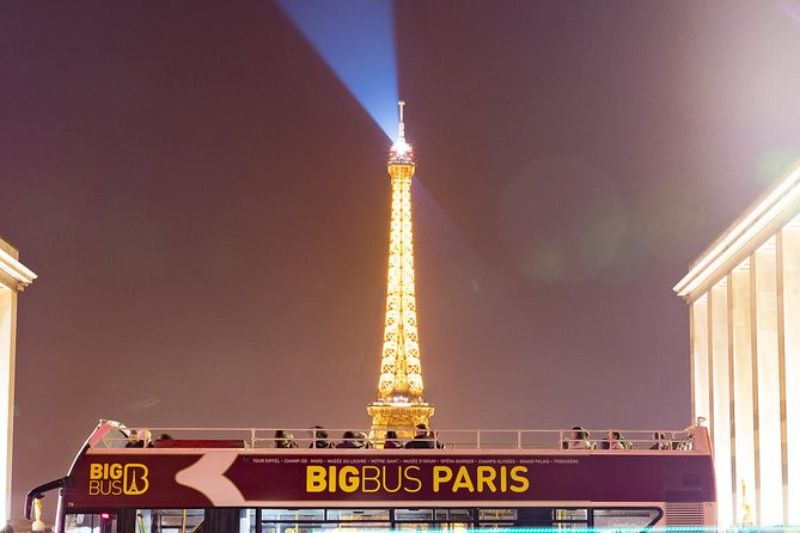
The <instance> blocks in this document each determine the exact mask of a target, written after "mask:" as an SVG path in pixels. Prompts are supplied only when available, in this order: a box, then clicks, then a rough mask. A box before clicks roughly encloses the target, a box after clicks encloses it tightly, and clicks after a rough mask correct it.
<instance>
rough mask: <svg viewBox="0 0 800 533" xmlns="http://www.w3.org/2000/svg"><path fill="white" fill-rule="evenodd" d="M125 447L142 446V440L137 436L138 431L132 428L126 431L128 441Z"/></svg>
mask: <svg viewBox="0 0 800 533" xmlns="http://www.w3.org/2000/svg"><path fill="white" fill-rule="evenodd" d="M125 447H126V448H144V441H143V440H142V438H141V437H140V436H139V431H138V430H136V429H132V430H131V431H130V433H128V442H127V444H125Z"/></svg>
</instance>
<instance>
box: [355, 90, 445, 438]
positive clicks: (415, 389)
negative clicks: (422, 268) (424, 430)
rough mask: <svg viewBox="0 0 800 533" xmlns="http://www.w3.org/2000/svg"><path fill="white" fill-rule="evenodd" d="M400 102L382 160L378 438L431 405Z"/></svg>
mask: <svg viewBox="0 0 800 533" xmlns="http://www.w3.org/2000/svg"><path fill="white" fill-rule="evenodd" d="M404 105H405V104H404V102H399V103H398V106H399V112H400V123H399V132H398V137H397V141H395V143H394V144H393V145H392V148H391V150H390V151H389V160H388V163H387V167H388V171H389V176H390V177H391V182H392V214H391V223H390V226H389V269H388V279H387V286H386V319H385V323H384V332H383V353H382V357H381V370H380V379H379V381H378V399H377V400H376V401H375V402H373V403H371V404H369V405H368V406H367V412H368V413H369V415H370V416H371V417H372V432H373V435H374V437H376V438H378V439H380V438H381V437H382V436H383V435H384V434H385V431H386V430H387V429H394V430H395V431H397V432H398V435H399V436H401V437H408V436H411V434H412V433H413V428H414V426H415V425H416V424H420V423H423V424H427V423H428V419H429V418H430V417H431V416H433V406H432V405H430V404H428V403H426V402H425V400H424V399H423V396H422V394H423V388H424V387H423V383H422V366H421V363H420V354H419V338H418V332H417V308H416V294H415V290H414V232H413V224H412V220H411V181H412V178H413V177H414V170H415V163H414V151H413V149H412V148H411V145H410V144H408V142H406V138H405V124H404V122H403V106H404Z"/></svg>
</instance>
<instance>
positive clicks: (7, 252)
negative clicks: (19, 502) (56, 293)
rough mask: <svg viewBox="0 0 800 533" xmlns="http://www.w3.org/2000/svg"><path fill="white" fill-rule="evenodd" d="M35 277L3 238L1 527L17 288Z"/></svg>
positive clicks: (7, 494)
mask: <svg viewBox="0 0 800 533" xmlns="http://www.w3.org/2000/svg"><path fill="white" fill-rule="evenodd" d="M34 279H36V274H34V273H33V272H31V271H30V270H28V269H27V268H26V267H25V266H24V265H22V263H20V262H19V252H17V250H16V249H14V248H13V247H11V246H10V245H8V244H7V243H6V242H5V241H3V240H2V239H0V527H3V526H5V525H6V521H7V520H8V519H9V518H10V517H11V509H10V507H11V465H12V457H13V453H12V452H13V450H12V446H13V445H14V366H15V364H14V363H15V357H16V338H17V292H18V291H21V290H23V289H24V288H25V287H27V286H28V285H29V284H31V283H33V280H34Z"/></svg>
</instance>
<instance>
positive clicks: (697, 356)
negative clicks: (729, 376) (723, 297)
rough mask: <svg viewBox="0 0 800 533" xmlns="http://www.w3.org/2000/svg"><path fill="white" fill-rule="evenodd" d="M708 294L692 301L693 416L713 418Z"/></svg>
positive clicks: (694, 417)
mask: <svg viewBox="0 0 800 533" xmlns="http://www.w3.org/2000/svg"><path fill="white" fill-rule="evenodd" d="M708 316H709V315H708V295H707V294H704V295H703V296H701V297H700V298H698V299H697V300H695V301H694V302H693V303H692V307H691V322H692V328H691V329H692V347H691V348H692V416H693V420H696V419H697V417H698V416H702V417H703V418H705V419H706V420H709V419H710V418H711V413H710V402H711V400H710V394H709V384H710V382H709V371H708V370H709V369H708V366H709V365H708V355H709V353H708V341H709V335H708Z"/></svg>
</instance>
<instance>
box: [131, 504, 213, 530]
mask: <svg viewBox="0 0 800 533" xmlns="http://www.w3.org/2000/svg"><path fill="white" fill-rule="evenodd" d="M204 519H205V511H204V510H203V509H137V511H136V529H137V531H148V532H150V531H152V532H154V533H176V532H179V531H191V530H192V529H194V528H195V527H197V526H199V525H200V524H202V523H203V520H204Z"/></svg>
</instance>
